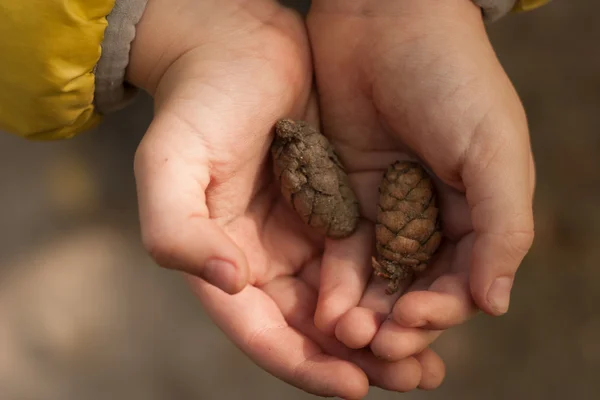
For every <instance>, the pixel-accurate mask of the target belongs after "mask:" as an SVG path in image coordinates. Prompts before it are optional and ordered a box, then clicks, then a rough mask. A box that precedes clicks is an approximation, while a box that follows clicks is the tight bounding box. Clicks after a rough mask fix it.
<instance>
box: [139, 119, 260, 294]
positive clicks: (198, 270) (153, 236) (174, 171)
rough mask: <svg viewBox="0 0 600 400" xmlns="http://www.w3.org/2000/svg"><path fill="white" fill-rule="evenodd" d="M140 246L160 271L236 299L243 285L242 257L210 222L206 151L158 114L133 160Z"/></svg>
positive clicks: (182, 126)
mask: <svg viewBox="0 0 600 400" xmlns="http://www.w3.org/2000/svg"><path fill="white" fill-rule="evenodd" d="M134 169H135V177H136V185H137V191H138V204H139V214H140V225H141V230H142V239H143V243H144V246H145V247H146V249H147V250H148V252H149V253H150V255H151V256H152V257H153V258H154V260H155V261H156V262H157V263H158V264H159V265H161V266H162V267H165V268H169V269H175V270H180V271H184V272H187V273H189V274H192V275H195V276H198V277H200V278H202V279H204V280H206V281H207V282H208V283H211V284H213V285H214V286H216V287H218V288H219V289H221V290H223V291H225V292H227V293H229V294H235V293H237V292H239V291H241V290H242V289H243V288H244V287H245V286H246V284H247V282H248V275H249V273H248V265H247V261H246V258H245V255H244V253H243V252H242V251H241V249H240V248H239V247H238V246H237V245H236V244H235V243H234V242H233V240H232V239H231V238H230V237H229V236H228V235H227V234H226V233H225V232H224V230H223V229H222V228H221V227H220V226H219V224H218V223H217V222H216V221H215V220H213V219H211V218H210V214H209V210H208V207H207V204H206V189H207V187H208V185H209V182H210V171H209V163H208V157H207V151H206V147H205V146H204V143H203V142H202V140H201V139H200V138H199V136H198V135H197V133H196V132H192V128H191V127H190V126H189V124H186V123H185V122H183V121H181V120H180V119H178V118H177V117H176V116H175V115H174V114H168V113H161V112H160V110H159V111H158V113H157V115H156V117H155V118H154V120H153V122H152V123H151V125H150V127H149V129H148V132H147V133H146V135H145V136H144V139H143V140H142V142H141V143H140V146H139V148H138V150H137V152H136V156H135V164H134Z"/></svg>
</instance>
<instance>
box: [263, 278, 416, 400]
mask: <svg viewBox="0 0 600 400" xmlns="http://www.w3.org/2000/svg"><path fill="white" fill-rule="evenodd" d="M264 290H265V292H266V293H268V294H269V296H271V298H272V299H273V300H274V301H275V303H276V304H277V305H278V306H279V308H280V310H281V312H282V314H283V316H284V317H285V319H286V321H287V322H288V323H289V324H290V326H292V327H294V328H296V329H298V330H299V331H300V332H302V333H304V334H305V335H306V336H307V337H309V338H310V339H312V340H313V341H314V342H315V343H317V344H318V345H319V346H321V348H322V349H323V350H324V351H325V352H326V353H328V354H331V355H334V356H337V357H340V358H341V359H345V360H348V361H351V362H353V363H354V364H356V365H357V366H359V367H360V368H361V369H362V370H363V371H364V372H365V373H366V374H367V376H368V378H369V382H370V383H371V384H372V385H375V386H378V387H380V388H382V389H386V390H394V391H401V392H404V391H409V390H413V389H415V388H416V387H417V385H418V384H419V382H420V380H421V365H420V363H419V362H417V361H416V359H414V358H412V357H408V358H406V359H404V360H400V361H398V362H395V363H389V362H386V361H383V360H379V359H377V358H376V357H375V356H374V355H373V354H372V353H370V352H369V351H367V350H362V351H353V350H349V349H348V348H346V347H344V346H343V345H342V344H341V343H339V342H338V341H337V340H335V339H334V338H332V337H331V336H328V335H326V334H324V333H323V332H321V331H320V330H319V329H317V328H316V327H315V326H314V324H313V322H312V315H313V314H314V310H315V307H316V292H314V291H313V290H311V289H310V287H309V286H308V285H306V284H305V283H304V282H302V281H300V280H298V279H294V278H290V277H287V278H285V277H284V278H278V279H276V280H274V281H272V282H270V283H269V284H267V285H265V286H264ZM342 379H346V377H342Z"/></svg>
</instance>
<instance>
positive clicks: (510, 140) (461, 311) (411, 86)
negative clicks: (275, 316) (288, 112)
mask: <svg viewBox="0 0 600 400" xmlns="http://www.w3.org/2000/svg"><path fill="white" fill-rule="evenodd" d="M307 25H308V30H309V37H310V39H311V45H312V49H313V57H314V65H315V74H316V81H317V82H316V83H317V88H318V92H319V100H320V116H321V124H322V127H323V128H322V129H323V131H324V132H325V134H326V135H327V136H328V137H329V138H330V140H331V141H332V142H333V143H334V146H335V147H336V149H337V151H338V153H339V154H340V157H341V159H342V161H343V162H344V163H345V164H346V166H347V167H348V171H349V173H350V177H351V182H352V183H353V186H354V189H355V190H356V191H357V195H358V197H359V200H360V202H361V207H362V213H363V215H364V216H365V217H366V219H367V220H368V221H369V223H368V224H369V225H370V228H368V229H373V228H372V227H373V222H374V221H375V219H376V205H377V201H378V199H377V196H378V191H377V187H378V185H379V183H380V180H381V178H382V174H383V172H384V171H385V169H386V167H387V166H388V165H389V164H390V163H392V162H393V161H395V160H397V159H401V158H414V159H419V160H421V161H422V162H423V163H424V164H425V166H426V168H428V169H429V170H430V172H432V173H433V174H434V175H435V179H436V185H437V190H438V194H439V201H440V208H441V218H442V224H443V231H444V236H445V239H444V242H445V243H444V244H443V245H442V247H441V248H440V250H439V254H438V256H437V258H436V259H435V261H434V262H433V263H432V264H431V267H430V271H429V272H428V273H426V274H425V275H424V276H423V277H422V278H420V279H418V280H417V281H416V282H415V283H414V285H412V287H410V288H409V289H408V291H407V293H406V294H405V295H403V296H400V294H398V295H395V296H385V295H382V293H383V291H384V285H385V283H383V282H379V281H377V280H373V279H371V276H372V275H371V271H370V268H369V267H367V265H368V263H365V264H363V265H358V267H357V269H356V270H354V271H348V270H344V269H343V268H341V266H340V265H339V263H336V262H324V265H323V268H322V273H321V281H320V282H321V286H320V291H319V299H318V303H317V312H316V315H315V325H316V326H317V327H318V328H319V329H320V330H321V331H322V332H324V333H328V334H333V335H335V336H336V337H337V338H338V339H339V340H340V341H341V342H343V343H345V344H346V345H347V346H349V347H351V348H363V347H365V346H370V348H371V349H372V351H373V353H374V354H376V355H377V356H379V357H381V358H383V359H387V360H401V359H403V358H405V357H407V356H410V355H411V354H415V353H418V352H420V351H422V350H423V349H425V348H427V346H429V345H430V344H431V343H432V342H433V341H434V340H435V339H436V338H437V337H438V336H439V334H440V333H441V332H442V331H443V330H445V329H447V328H449V327H452V326H455V325H458V324H461V323H463V322H465V321H466V320H468V319H469V318H471V317H472V316H473V315H474V314H475V313H476V312H477V311H479V310H482V311H484V312H485V313H488V314H490V315H494V316H498V315H502V314H504V313H506V312H507V310H508V306H509V296H510V290H511V288H512V284H513V280H514V276H515V273H516V271H517V268H518V266H519V264H520V263H521V261H522V259H523V258H524V256H525V255H526V253H527V252H528V250H529V248H530V246H531V245H532V241H533V236H534V230H533V217H532V214H533V212H532V202H533V199H532V198H533V191H534V186H535V171H534V163H533V157H532V153H531V149H530V142H529V132H528V126H527V121H526V116H525V113H524V110H523V107H522V104H521V102H520V100H519V98H518V96H517V94H516V92H515V90H514V88H513V86H512V85H511V82H510V80H509V79H508V77H507V76H506V74H505V72H504V71H503V69H502V67H501V65H500V63H499V61H498V59H497V57H496V55H495V53H494V51H493V48H492V46H491V44H490V42H489V40H488V37H487V34H486V31H485V26H484V23H483V21H482V16H481V12H480V10H479V9H478V8H477V7H476V6H475V5H474V4H473V3H472V2H471V1H470V0H448V1H443V2H440V1H434V0H377V1H375V0H357V1H352V2H350V1H343V0H315V1H314V2H313V5H312V8H311V11H310V13H309V16H308V21H307ZM357 246H358V247H360V246H362V247H363V248H365V247H366V248H369V249H371V248H372V246H373V244H372V243H370V242H365V243H363V244H362V245H357ZM354 251H360V250H357V249H356V248H355V250H354ZM362 251H365V250H362ZM328 260H329V261H332V260H333V259H331V258H329V259H328ZM355 265H356V264H355Z"/></svg>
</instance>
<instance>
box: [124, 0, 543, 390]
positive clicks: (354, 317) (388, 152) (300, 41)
mask: <svg viewBox="0 0 600 400" xmlns="http://www.w3.org/2000/svg"><path fill="white" fill-rule="evenodd" d="M309 38H310V40H309ZM313 70H314V71H315V74H316V85H315V86H316V87H317V89H318V97H317V95H316V93H315V91H314V90H313V81H312V77H313ZM128 79H129V80H130V81H131V82H132V83H133V84H135V85H137V86H139V87H142V88H144V89H145V90H147V91H148V92H149V93H151V94H152V95H153V96H154V98H155V105H156V113H155V118H154V119H153V122H152V124H151V126H150V128H149V130H148V132H147V134H146V135H145V137H144V139H143V140H142V143H141V144H140V147H139V149H138V152H137V154H136V160H135V174H136V180H137V184H138V193H139V208H140V218H141V227H142V233H143V239H144V243H145V245H146V247H147V248H148V250H149V252H150V253H151V254H152V256H153V257H154V258H155V260H156V261H157V263H158V264H160V265H162V266H164V267H166V268H172V269H176V270H180V271H184V272H186V273H188V274H189V276H190V277H191V278H190V280H191V283H192V287H193V288H194V290H195V293H196V294H197V296H198V298H199V299H200V301H201V302H202V304H203V306H204V307H205V308H206V310H207V312H208V313H209V314H210V316H211V317H212V319H213V320H214V321H215V322H216V324H217V325H218V326H219V327H220V328H221V329H222V330H223V331H224V332H225V333H226V334H227V336H228V337H229V338H230V339H231V340H232V341H233V342H234V343H235V344H236V345H237V346H238V347H239V348H241V349H242V350H243V351H244V352H245V353H246V354H248V355H249V356H250V357H251V358H252V359H253V360H254V362H256V363H257V364H258V365H259V366H261V367H262V368H264V369H265V370H267V371H268V372H270V373H272V374H273V375H275V376H277V377H279V378H280V379H282V380H284V381H286V382H289V383H291V384H293V385H295V386H297V387H299V388H301V389H303V390H306V391H308V392H311V393H314V394H317V395H322V396H339V397H342V398H361V397H363V396H364V395H365V394H366V392H367V391H368V388H369V385H375V386H379V387H381V388H383V389H388V390H394V391H409V390H412V389H415V388H417V387H419V388H422V389H433V388H436V387H437V386H439V385H440V384H441V381H442V379H443V377H444V373H445V369H444V364H443V362H442V360H441V359H440V358H439V357H438V356H437V355H436V354H435V353H434V352H433V351H432V350H431V349H429V348H428V346H429V345H430V344H431V343H432V342H433V341H434V340H435V339H436V338H437V337H438V336H439V335H440V333H441V332H442V331H443V330H445V329H448V328H450V327H452V326H455V325H458V324H461V323H463V322H465V321H466V320H468V319H469V318H471V317H472V316H473V315H474V314H475V313H476V312H477V310H483V311H484V312H486V313H488V314H491V315H501V314H503V313H505V312H506V311H507V309H508V303H509V296H510V289H511V286H512V282H513V278H514V275H515V272H516V270H517V268H518V266H519V264H520V262H521V261H522V258H523V257H524V255H525V254H526V252H527V251H528V250H529V247H530V246H531V243H532V239H533V221H532V196H533V189H534V184H535V182H534V181H535V174H534V166H533V159H532V155H531V151H530V144H529V137H528V130H527V122H526V118H525V115H524V112H523V108H522V106H521V104H520V101H519V98H518V96H517V94H516V93H515V91H514V89H513V87H512V85H511V83H510V81H509V79H508V78H507V76H506V75H505V73H504V71H503V70H502V67H501V66H500V64H499V62H498V60H497V59H496V56H495V54H494V52H493V49H492V47H491V45H490V43H489V41H488V39H487V35H486V32H485V28H484V25H483V22H482V18H481V14H480V11H479V9H478V8H477V7H476V6H474V5H473V4H472V3H471V1H470V0H451V1H446V2H439V1H434V0H377V1H374V0H357V1H352V2H349V1H344V0H314V1H313V5H312V9H311V11H310V14H309V16H308V20H307V21H306V23H305V21H303V20H302V18H301V17H300V16H298V15H296V14H295V13H294V12H292V11H291V10H288V9H286V8H284V7H282V6H281V5H280V4H279V3H277V2H276V1H274V0H253V1H245V0H219V1H216V0H212V1H195V0H177V1H175V2H174V1H172V0H149V2H148V6H147V9H146V12H145V14H144V17H143V19H142V21H141V22H140V24H139V26H138V33H137V37H136V40H135V41H134V43H133V46H132V57H131V64H130V67H129V70H128ZM317 103H318V105H317ZM283 117H289V118H297V119H306V120H308V121H310V122H312V123H313V124H320V125H321V126H322V128H323V132H324V133H325V134H326V135H327V136H328V137H329V139H330V140H331V142H332V143H333V144H334V146H335V148H336V150H337V152H338V153H339V155H340V158H341V159H342V161H343V162H344V163H345V165H346V166H347V169H348V172H349V176H350V178H351V182H352V184H353V187H354V189H355V191H356V193H357V196H358V197H359V201H360V204H361V212H362V215H363V216H364V219H363V220H362V221H361V224H360V226H359V228H358V230H357V232H356V234H354V235H353V236H352V237H350V238H347V239H344V240H342V241H331V240H324V238H322V237H318V236H315V234H314V233H313V232H311V231H310V229H308V228H307V227H306V226H304V225H303V224H302V223H301V222H300V220H299V218H298V217H297V216H296V215H295V214H294V213H293V211H292V210H291V209H290V208H289V207H288V206H287V204H286V203H285V201H284V199H283V197H282V196H281V195H280V192H279V187H278V185H277V182H276V181H274V180H273V173H272V170H271V164H270V160H269V157H268V155H269V153H268V151H269V146H270V143H271V140H272V128H273V126H274V123H275V122H276V120H277V119H279V118H283ZM407 157H418V158H420V159H421V160H423V161H424V162H425V163H426V164H427V166H428V168H429V169H430V170H431V171H432V172H433V173H434V174H435V175H436V176H437V182H436V183H437V185H438V192H439V196H440V204H441V208H442V216H443V220H442V222H443V227H444V230H445V231H444V233H445V236H446V239H445V244H444V245H443V247H442V248H441V249H440V253H439V257H438V259H437V261H436V262H435V264H434V265H433V267H432V269H431V272H429V273H428V274H427V275H426V276H424V277H422V278H420V279H419V280H418V281H417V282H415V284H414V285H413V286H412V287H411V288H410V289H409V292H408V293H406V294H404V295H403V296H402V297H400V298H399V296H387V295H385V294H384V293H383V287H382V286H381V284H379V283H376V282H374V281H371V279H370V277H371V274H372V270H371V267H370V257H371V246H372V239H371V237H372V235H373V221H374V219H375V212H376V204H377V186H378V184H379V182H380V179H381V176H382V173H383V171H385V169H386V167H387V166H388V165H389V164H390V163H391V162H393V161H395V160H397V159H400V158H407Z"/></svg>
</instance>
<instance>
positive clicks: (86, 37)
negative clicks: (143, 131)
mask: <svg viewBox="0 0 600 400" xmlns="http://www.w3.org/2000/svg"><path fill="white" fill-rule="evenodd" d="M145 5H146V0H69V1H64V0H27V1H15V0H0V130H1V131H5V132H8V133H13V134H16V135H20V136H23V137H26V138H28V139H32V140H53V139H66V138H70V137H73V136H75V135H76V134H78V133H80V132H83V131H86V130H88V129H91V128H92V127H94V126H95V125H96V124H97V123H98V122H99V121H100V119H101V115H102V113H103V112H107V111H110V110H114V109H116V108H118V107H119V106H122V105H123V104H124V103H125V102H126V101H127V100H128V99H129V98H131V96H132V93H133V90H132V89H131V88H128V87H127V86H126V85H125V83H124V76H125V69H126V67H127V64H128V62H129V46H130V43H131V41H132V40H133V37H134V35H135V24H136V23H137V22H138V21H139V19H140V17H141V15H142V12H143V10H144V8H145Z"/></svg>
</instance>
